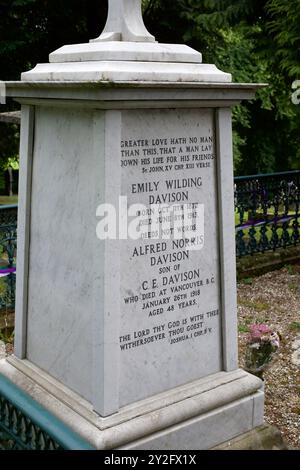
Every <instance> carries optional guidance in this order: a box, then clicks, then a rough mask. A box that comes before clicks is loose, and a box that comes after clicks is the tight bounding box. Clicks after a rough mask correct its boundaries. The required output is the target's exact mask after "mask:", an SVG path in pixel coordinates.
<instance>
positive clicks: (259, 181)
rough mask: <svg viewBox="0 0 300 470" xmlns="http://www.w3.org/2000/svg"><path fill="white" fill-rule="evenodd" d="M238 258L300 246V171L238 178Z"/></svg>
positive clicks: (236, 196) (236, 208) (236, 189)
mask: <svg viewBox="0 0 300 470" xmlns="http://www.w3.org/2000/svg"><path fill="white" fill-rule="evenodd" d="M234 182H235V216H236V252H237V256H238V257H241V256H245V255H253V254H255V253H264V252H266V251H269V250H273V251H275V250H277V249H278V248H287V247H288V246H296V245H298V244H299V243H300V230H299V227H300V220H299V219H300V213H299V207H300V171H291V172H285V173H273V174H269V175H254V176H245V177H238V178H235V180H234Z"/></svg>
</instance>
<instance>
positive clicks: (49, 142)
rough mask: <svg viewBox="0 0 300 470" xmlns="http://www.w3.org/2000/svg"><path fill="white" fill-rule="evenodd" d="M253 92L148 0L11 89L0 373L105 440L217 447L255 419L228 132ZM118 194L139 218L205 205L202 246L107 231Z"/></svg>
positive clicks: (104, 443) (163, 218) (103, 443)
mask: <svg viewBox="0 0 300 470" xmlns="http://www.w3.org/2000/svg"><path fill="white" fill-rule="evenodd" d="M256 88H257V86H256V85H251V84H234V83H232V82H231V76H230V74H226V73H223V72H221V71H220V70H218V69H217V68H216V67H215V66H214V65H211V64H203V63H202V56H201V54H200V53H198V52H196V51H194V50H193V49H191V48H189V47H187V46H183V45H170V44H159V43H157V42H155V39H154V37H153V36H151V35H150V34H149V33H148V31H147V30H146V28H145V26H144V23H143V21H142V14H141V1H140V0H111V1H110V2H109V14H108V20H107V24H106V26H105V29H104V31H103V33H102V34H101V35H100V37H99V38H98V39H96V40H94V41H91V42H90V43H89V44H79V45H73V46H64V47H62V48H61V49H59V50H58V51H55V52H53V53H52V54H50V62H49V64H38V65H37V66H36V68H34V69H33V70H31V71H29V72H25V73H24V74H22V81H21V82H10V83H7V91H8V94H9V95H10V96H13V97H15V99H17V100H18V101H19V102H20V103H21V104H22V128H21V171H20V199H19V216H18V268H17V302H16V344H15V356H14V357H12V358H10V359H7V360H5V361H2V362H1V363H0V364H1V365H0V371H1V372H2V373H4V374H5V375H6V376H8V377H10V378H11V379H12V380H13V381H14V382H15V383H16V384H17V385H19V386H21V387H22V388H23V389H25V390H26V391H27V392H28V393H30V394H31V395H32V396H33V397H34V398H35V399H36V400H38V401H40V402H41V403H43V404H44V405H45V406H47V408H48V409H50V411H52V412H53V413H55V414H56V415H57V416H58V417H59V418H60V419H62V420H63V421H64V422H65V423H67V424H69V425H70V426H71V427H72V428H73V429H74V430H75V431H77V432H78V433H80V434H81V435H82V436H83V437H85V438H86V439H88V440H89V441H90V442H91V443H92V444H93V445H94V446H95V447H97V448H99V449H110V448H124V449H130V448H137V449H140V448H147V449H151V448H154V449H155V448H157V449H193V448H194V449H208V448H212V447H213V446H216V445H217V444H220V443H222V442H224V441H226V440H228V439H231V438H232V437H234V436H237V435H239V434H242V433H244V432H247V431H249V430H250V429H252V428H254V427H256V426H259V425H260V424H262V422H263V392H262V391H261V381H260V380H259V379H258V378H256V377H254V376H251V375H249V374H247V373H246V372H244V371H242V370H240V369H238V362H237V328H236V323H237V320H236V285H235V239H234V204H233V166H232V133H231V107H232V106H233V105H234V104H237V103H238V102H240V101H241V100H242V99H250V98H252V97H253V96H254V91H255V89H256ZM120 197H121V199H120ZM122 198H123V199H122ZM124 198H127V199H126V202H125V206H126V208H127V207H128V208H129V207H132V205H133V204H143V205H144V207H145V210H144V212H143V210H139V209H135V215H138V213H139V215H140V216H142V219H141V222H140V227H145V226H147V221H148V222H149V219H151V218H152V219H153V218H154V217H155V213H154V212H153V211H154V209H153V208H154V205H155V204H160V205H161V207H163V205H165V206H170V205H172V207H173V209H174V207H175V209H174V211H175V212H174V213H176V211H177V210H178V211H179V209H180V207H181V206H182V205H183V204H185V205H187V206H189V207H192V208H193V209H194V210H195V212H197V211H202V212H201V214H202V215H203V219H202V220H203V225H202V227H201V233H200V232H199V233H200V235H199V240H200V242H199V246H198V248H199V249H197V250H195V249H192V248H193V245H192V242H191V240H192V237H191V236H189V237H188V236H187V235H186V231H187V230H189V229H191V230H193V228H192V227H193V224H192V223H189V219H184V220H185V222H184V224H183V227H184V228H183V229H181V230H182V231H181V235H179V236H178V237H177V238H176V239H174V238H173V239H172V238H171V239H170V238H168V237H167V233H164V236H162V233H160V235H159V236H156V235H155V233H154V232H149V230H145V231H144V232H143V234H144V235H143V237H142V238H137V239H131V238H128V237H126V234H125V235H124V231H123V232H122V233H121V234H120V233H119V224H117V226H118V227H117V226H116V233H118V236H117V237H116V239H115V240H111V239H107V240H100V239H99V227H100V226H99V222H101V220H103V218H102V219H101V217H100V215H101V210H100V209H99V206H100V205H101V204H104V203H106V204H110V205H111V207H113V208H115V210H116V214H119V208H120V204H122V203H120V200H121V201H124ZM176 208H177V209H176ZM102 215H103V214H102ZM169 216H170V211H169V209H168V208H166V209H164V210H162V209H161V212H160V213H159V220H160V222H159V223H160V224H161V225H162V224H163V222H167V221H168V217H169ZM118 217H119V215H118ZM178 219H179V220H180V215H179V216H178ZM122 227H123V226H122ZM166 230H167V229H166ZM197 233H198V232H197ZM97 235H98V236H97Z"/></svg>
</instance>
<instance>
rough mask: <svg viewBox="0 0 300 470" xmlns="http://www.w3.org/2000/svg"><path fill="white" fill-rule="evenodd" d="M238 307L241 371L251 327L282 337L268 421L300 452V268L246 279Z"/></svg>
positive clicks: (269, 387) (268, 386)
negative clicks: (264, 328)
mask: <svg viewBox="0 0 300 470" xmlns="http://www.w3.org/2000/svg"><path fill="white" fill-rule="evenodd" d="M238 305H239V307H238V316H239V349H240V365H241V367H243V365H244V360H243V359H244V354H245V345H246V341H247V326H248V325H249V324H251V323H265V324H267V325H268V326H269V327H270V328H271V329H272V330H273V331H276V332H278V333H279V335H280V336H281V345H280V348H279V350H278V352H277V354H276V355H275V357H274V359H273V361H272V363H271V364H270V366H269V368H268V370H267V371H266V372H265V374H264V380H265V396H266V401H265V420H266V421H267V422H268V423H269V424H272V425H275V426H277V428H278V429H279V430H280V431H281V433H282V436H283V438H284V439H285V441H286V443H287V444H288V445H289V446H290V447H291V448H294V449H300V264H299V265H295V266H287V267H286V268H283V269H281V270H279V271H273V272H270V273H267V274H264V275H263V276H259V277H256V278H253V279H251V278H250V279H245V280H244V281H242V282H241V283H239V285H238Z"/></svg>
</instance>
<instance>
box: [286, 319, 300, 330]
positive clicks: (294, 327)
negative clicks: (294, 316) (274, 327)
mask: <svg viewBox="0 0 300 470" xmlns="http://www.w3.org/2000/svg"><path fill="white" fill-rule="evenodd" d="M289 327H290V329H291V330H293V331H300V323H299V322H296V321H294V322H293V323H290V325H289Z"/></svg>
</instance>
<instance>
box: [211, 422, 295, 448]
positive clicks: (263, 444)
mask: <svg viewBox="0 0 300 470" xmlns="http://www.w3.org/2000/svg"><path fill="white" fill-rule="evenodd" d="M212 450H288V446H287V444H286V443H285V442H284V440H283V438H282V436H281V434H280V432H279V431H278V429H277V428H275V427H274V426H269V425H263V426H259V427H257V428H255V429H253V430H252V431H249V432H247V433H245V434H242V435H241V436H238V437H236V438H235V439H231V440H230V441H227V442H224V443H223V444H221V445H219V446H217V447H214V448H213V449H212Z"/></svg>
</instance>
